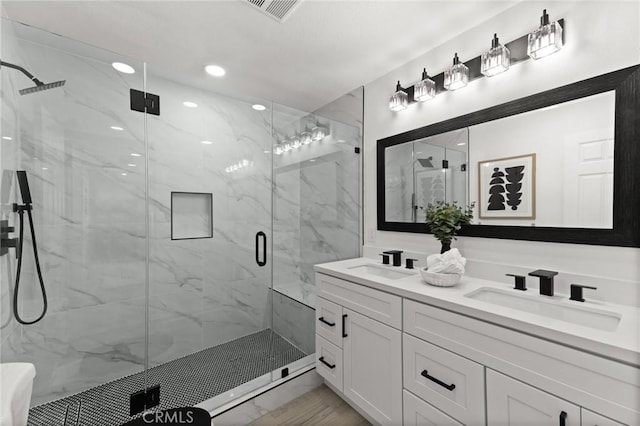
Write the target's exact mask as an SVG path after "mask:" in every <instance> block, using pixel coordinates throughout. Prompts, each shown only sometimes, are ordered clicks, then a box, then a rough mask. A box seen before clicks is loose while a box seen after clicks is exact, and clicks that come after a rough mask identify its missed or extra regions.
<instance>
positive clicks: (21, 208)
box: [13, 170, 48, 325]
mask: <svg viewBox="0 0 640 426" xmlns="http://www.w3.org/2000/svg"><path fill="white" fill-rule="evenodd" d="M16 173H17V175H18V185H19V186H20V194H21V195H22V202H23V203H24V204H17V203H16V204H14V205H13V211H14V212H16V213H18V216H19V218H20V237H19V238H18V244H17V253H16V254H17V256H18V266H17V267H16V285H15V287H14V291H13V315H14V316H15V318H16V321H18V322H19V323H20V324H24V325H31V324H35V323H37V322H38V321H40V320H41V319H42V318H44V315H45V314H46V313H47V306H48V304H47V290H46V289H45V286H44V279H43V278H42V270H41V269H40V259H39V257H38V246H37V244H36V231H35V229H34V227H33V216H32V215H31V210H33V206H32V205H31V204H32V200H31V191H30V190H29V181H28V180H27V172H26V171H24V170H18V171H17V172H16ZM25 211H26V212H27V216H28V218H29V228H30V230H31V243H32V245H33V257H34V259H35V261H36V271H37V273H38V281H39V282H40V289H41V291H42V305H43V306H42V314H40V316H38V318H36V319H35V320H33V321H26V320H24V319H23V318H22V317H20V313H19V312H18V293H19V291H20V273H21V272H22V249H23V247H24V212H25Z"/></svg>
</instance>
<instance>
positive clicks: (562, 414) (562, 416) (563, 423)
mask: <svg viewBox="0 0 640 426" xmlns="http://www.w3.org/2000/svg"><path fill="white" fill-rule="evenodd" d="M566 424H567V413H565V412H564V411H561V412H560V426H566Z"/></svg>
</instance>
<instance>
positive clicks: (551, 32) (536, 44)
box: [527, 9, 563, 59]
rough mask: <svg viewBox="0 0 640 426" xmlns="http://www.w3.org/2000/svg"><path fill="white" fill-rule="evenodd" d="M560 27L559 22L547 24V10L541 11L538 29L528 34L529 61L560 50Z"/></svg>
mask: <svg viewBox="0 0 640 426" xmlns="http://www.w3.org/2000/svg"><path fill="white" fill-rule="evenodd" d="M562 44H563V42H562V25H561V24H560V22H559V21H554V22H549V15H548V14H547V9H544V10H543V11H542V16H541V17H540V27H538V29H536V30H534V31H532V32H531V33H529V37H528V41H527V54H528V55H529V57H530V58H531V59H540V58H544V57H545V56H549V55H551V54H553V53H556V52H557V51H558V50H560V49H562Z"/></svg>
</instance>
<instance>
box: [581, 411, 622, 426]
mask: <svg viewBox="0 0 640 426" xmlns="http://www.w3.org/2000/svg"><path fill="white" fill-rule="evenodd" d="M580 414H581V419H582V422H581V423H580V426H622V423H618V422H616V421H614V420H611V419H608V418H606V417H603V416H601V415H600V414H596V413H594V412H593V411H589V410H585V409H584V408H582V409H580Z"/></svg>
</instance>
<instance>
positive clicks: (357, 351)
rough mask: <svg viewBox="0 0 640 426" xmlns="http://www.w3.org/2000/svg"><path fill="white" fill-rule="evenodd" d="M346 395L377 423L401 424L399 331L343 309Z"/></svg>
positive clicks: (400, 351)
mask: <svg viewBox="0 0 640 426" xmlns="http://www.w3.org/2000/svg"><path fill="white" fill-rule="evenodd" d="M343 313H344V314H346V315H347V317H346V321H345V334H346V337H345V338H344V341H343V344H342V349H343V358H344V365H343V372H344V380H343V382H344V394H345V396H346V397H347V398H349V399H350V400H351V401H352V402H353V403H355V404H357V405H358V406H359V407H360V408H361V409H362V410H364V412H366V413H367V414H369V415H370V416H371V417H372V419H373V420H375V421H376V422H378V423H380V424H383V425H388V424H394V425H396V424H401V423H402V346H401V333H400V331H398V330H396V329H394V328H391V327H389V326H386V325H384V324H382V323H380V322H378V321H374V320H372V319H370V318H367V317H365V316H364V315H360V314H358V313H356V312H353V311H351V310H349V309H344V311H343Z"/></svg>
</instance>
